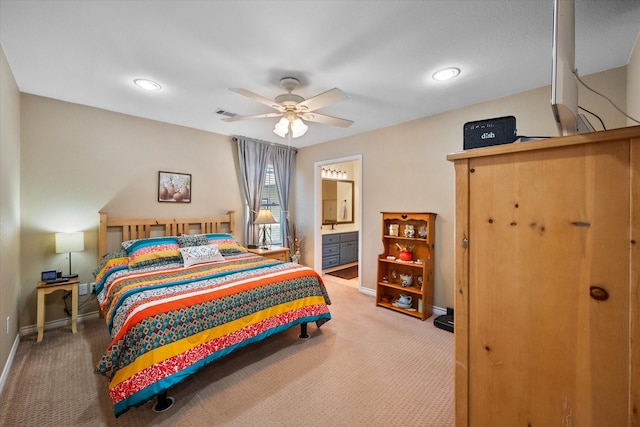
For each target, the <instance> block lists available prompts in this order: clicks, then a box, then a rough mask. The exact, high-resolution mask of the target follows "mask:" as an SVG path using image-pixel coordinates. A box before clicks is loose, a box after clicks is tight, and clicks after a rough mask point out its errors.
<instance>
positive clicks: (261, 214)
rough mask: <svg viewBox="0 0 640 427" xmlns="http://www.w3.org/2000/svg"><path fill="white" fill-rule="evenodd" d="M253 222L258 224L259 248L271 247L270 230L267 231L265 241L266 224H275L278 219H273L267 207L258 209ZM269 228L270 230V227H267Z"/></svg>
mask: <svg viewBox="0 0 640 427" xmlns="http://www.w3.org/2000/svg"><path fill="white" fill-rule="evenodd" d="M253 223H254V224H258V225H259V226H260V233H259V235H258V240H260V246H259V247H260V249H269V248H270V247H271V232H269V237H268V239H269V241H268V242H267V224H277V223H278V221H276V220H275V218H274V217H273V214H271V211H270V210H269V209H260V210H259V211H258V216H257V217H256V219H255V221H253ZM269 230H271V228H269Z"/></svg>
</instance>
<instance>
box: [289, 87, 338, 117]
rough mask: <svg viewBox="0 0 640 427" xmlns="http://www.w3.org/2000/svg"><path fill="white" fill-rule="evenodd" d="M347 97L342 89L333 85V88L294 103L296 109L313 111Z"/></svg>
mask: <svg viewBox="0 0 640 427" xmlns="http://www.w3.org/2000/svg"><path fill="white" fill-rule="evenodd" d="M347 98H348V96H347V95H346V94H345V93H344V92H343V91H341V90H340V89H338V88H336V87H334V88H333V89H329V90H328V91H326V92H323V93H321V94H320V95H316V96H314V97H312V98H309V99H307V100H305V101H302V102H300V103H298V104H297V105H296V110H297V111H300V112H303V113H304V112H305V111H314V110H318V109H320V108H322V107H326V106H327V105H330V104H334V103H336V102H338V101H342V100H343V99H347Z"/></svg>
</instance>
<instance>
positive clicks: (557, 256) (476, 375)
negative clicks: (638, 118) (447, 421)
mask: <svg viewBox="0 0 640 427" xmlns="http://www.w3.org/2000/svg"><path fill="white" fill-rule="evenodd" d="M447 159H448V160H450V161H452V162H453V163H454V168H455V187H456V199H455V201H456V218H455V247H456V254H455V286H454V292H455V299H454V301H455V399H456V409H455V417H456V426H523V427H528V426H533V427H549V426H562V427H565V426H637V425H640V314H639V313H640V311H639V309H640V304H639V303H640V126H637V127H628V128H622V129H616V130H611V131H604V132H593V133H589V134H582V135H576V136H568V137H559V138H551V139H546V140H536V141H528V142H518V143H513V144H507V145H499V146H493V147H486V148H479V149H474V150H467V151H461V152H458V153H454V154H450V155H449V156H447Z"/></svg>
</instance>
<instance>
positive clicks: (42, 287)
mask: <svg viewBox="0 0 640 427" xmlns="http://www.w3.org/2000/svg"><path fill="white" fill-rule="evenodd" d="M78 284H79V281H78V278H77V277H75V278H73V279H69V280H67V281H66V282H61V283H52V284H50V285H49V284H47V283H45V282H39V283H38V341H37V342H40V341H42V336H43V335H44V311H45V310H44V308H45V298H44V296H45V295H49V294H50V293H52V292H55V291H71V332H73V333H74V334H75V333H76V332H77V330H76V321H77V320H78Z"/></svg>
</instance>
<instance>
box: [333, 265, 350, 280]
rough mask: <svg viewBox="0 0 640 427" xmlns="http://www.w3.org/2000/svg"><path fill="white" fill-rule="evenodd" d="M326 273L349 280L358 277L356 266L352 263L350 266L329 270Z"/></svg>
mask: <svg viewBox="0 0 640 427" xmlns="http://www.w3.org/2000/svg"><path fill="white" fill-rule="evenodd" d="M326 274H328V275H330V276H336V277H339V278H341V279H347V280H351V279H355V278H356V277H358V266H357V265H352V266H351V267H347V268H343V269H342V270H336V271H330V272H328V273H326Z"/></svg>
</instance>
